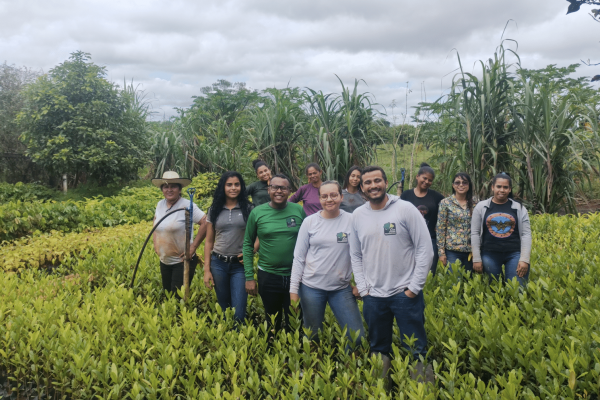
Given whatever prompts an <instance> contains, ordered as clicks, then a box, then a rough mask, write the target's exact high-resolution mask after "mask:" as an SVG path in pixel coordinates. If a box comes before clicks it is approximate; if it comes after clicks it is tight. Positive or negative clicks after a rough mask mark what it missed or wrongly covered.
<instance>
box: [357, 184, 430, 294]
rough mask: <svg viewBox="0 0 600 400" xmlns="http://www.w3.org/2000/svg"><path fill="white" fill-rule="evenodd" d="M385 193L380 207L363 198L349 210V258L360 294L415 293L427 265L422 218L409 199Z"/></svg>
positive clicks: (424, 277) (426, 232)
mask: <svg viewBox="0 0 600 400" xmlns="http://www.w3.org/2000/svg"><path fill="white" fill-rule="evenodd" d="M387 196H388V199H387V203H386V205H385V207H384V208H383V209H381V210H373V209H372V208H371V204H370V203H369V202H367V203H365V204H364V205H362V206H360V207H359V208H357V209H356V211H354V213H353V214H352V232H351V233H350V238H349V242H350V258H351V260H352V270H353V272H354V280H355V281H356V286H357V287H358V291H359V293H360V295H361V296H366V295H367V294H368V295H370V296H373V297H391V296H394V295H396V294H398V293H400V292H401V291H404V290H406V289H409V290H410V291H411V292H413V293H415V294H419V292H420V291H421V290H423V286H425V281H426V280H427V274H428V273H429V269H430V268H431V262H432V260H433V246H432V245H431V236H430V235H429V230H428V229H427V224H426V223H425V219H424V218H423V216H422V215H421V213H420V212H419V210H418V209H417V207H415V206H414V205H412V203H409V202H407V201H404V200H400V198H399V197H398V196H393V195H389V194H388V195H387Z"/></svg>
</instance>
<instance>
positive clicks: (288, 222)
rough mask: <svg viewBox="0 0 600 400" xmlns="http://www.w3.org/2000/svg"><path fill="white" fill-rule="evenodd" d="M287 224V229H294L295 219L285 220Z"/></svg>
mask: <svg viewBox="0 0 600 400" xmlns="http://www.w3.org/2000/svg"><path fill="white" fill-rule="evenodd" d="M285 221H286V222H287V227H288V228H295V227H296V218H294V217H291V218H288V219H286V220H285Z"/></svg>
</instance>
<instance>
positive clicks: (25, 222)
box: [0, 173, 218, 241]
mask: <svg viewBox="0 0 600 400" xmlns="http://www.w3.org/2000/svg"><path fill="white" fill-rule="evenodd" d="M217 180H218V177H217V176H216V175H215V174H212V173H209V174H201V175H198V176H197V177H195V178H194V179H193V181H192V186H194V187H196V188H197V193H196V199H197V201H196V203H197V204H198V206H199V207H200V208H201V209H204V210H206V208H207V207H208V206H209V205H210V202H211V196H212V193H213V191H214V189H215V187H216V183H217ZM184 190H185V189H184ZM184 197H186V198H187V194H185V193H184ZM160 199H162V193H161V192H160V190H158V189H157V188H156V187H153V186H148V187H140V188H125V189H123V190H122V191H121V192H120V194H119V195H117V196H112V197H102V196H98V197H95V198H93V199H88V200H87V201H51V200H50V201H41V200H32V201H21V200H11V201H9V202H7V203H5V204H2V205H0V241H10V240H14V239H17V238H20V237H23V236H28V235H36V234H40V233H43V232H50V231H54V230H55V231H60V232H83V231H85V230H87V229H90V228H98V227H108V226H116V225H123V224H135V223H139V222H141V221H151V220H152V218H153V217H154V211H155V209H156V203H157V201H159V200H160Z"/></svg>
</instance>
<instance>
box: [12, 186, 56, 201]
mask: <svg viewBox="0 0 600 400" xmlns="http://www.w3.org/2000/svg"><path fill="white" fill-rule="evenodd" d="M57 193H58V192H57V191H56V190H53V189H50V188H47V187H46V186H43V185H40V184H38V183H22V182H18V183H15V184H14V185H12V184H10V183H5V182H0V204H2V203H6V202H9V201H17V200H20V201H34V200H40V201H44V200H50V199H52V198H53V197H54V196H56V194H57Z"/></svg>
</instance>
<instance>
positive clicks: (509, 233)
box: [471, 172, 532, 286]
mask: <svg viewBox="0 0 600 400" xmlns="http://www.w3.org/2000/svg"><path fill="white" fill-rule="evenodd" d="M492 193H493V196H492V197H491V198H489V199H487V200H484V201H481V202H480V203H479V204H477V206H476V207H475V209H474V210H473V218H472V219H471V243H472V247H473V270H474V271H475V272H479V273H481V272H482V271H483V272H485V273H486V274H488V275H489V277H490V280H491V279H492V278H496V279H497V278H500V277H502V266H503V265H504V267H505V270H506V275H505V276H504V279H505V280H512V279H513V278H517V281H518V282H519V284H520V285H521V286H525V284H526V283H527V280H528V279H529V271H530V267H529V264H530V262H529V261H530V256H531V242H532V238H531V225H530V223H529V214H528V213H527V209H526V208H525V207H523V205H522V204H521V203H519V202H517V201H516V200H514V199H513V193H512V179H511V177H510V176H509V175H508V174H506V173H505V172H502V173H500V174H498V175H496V176H494V178H493V179H492Z"/></svg>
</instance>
